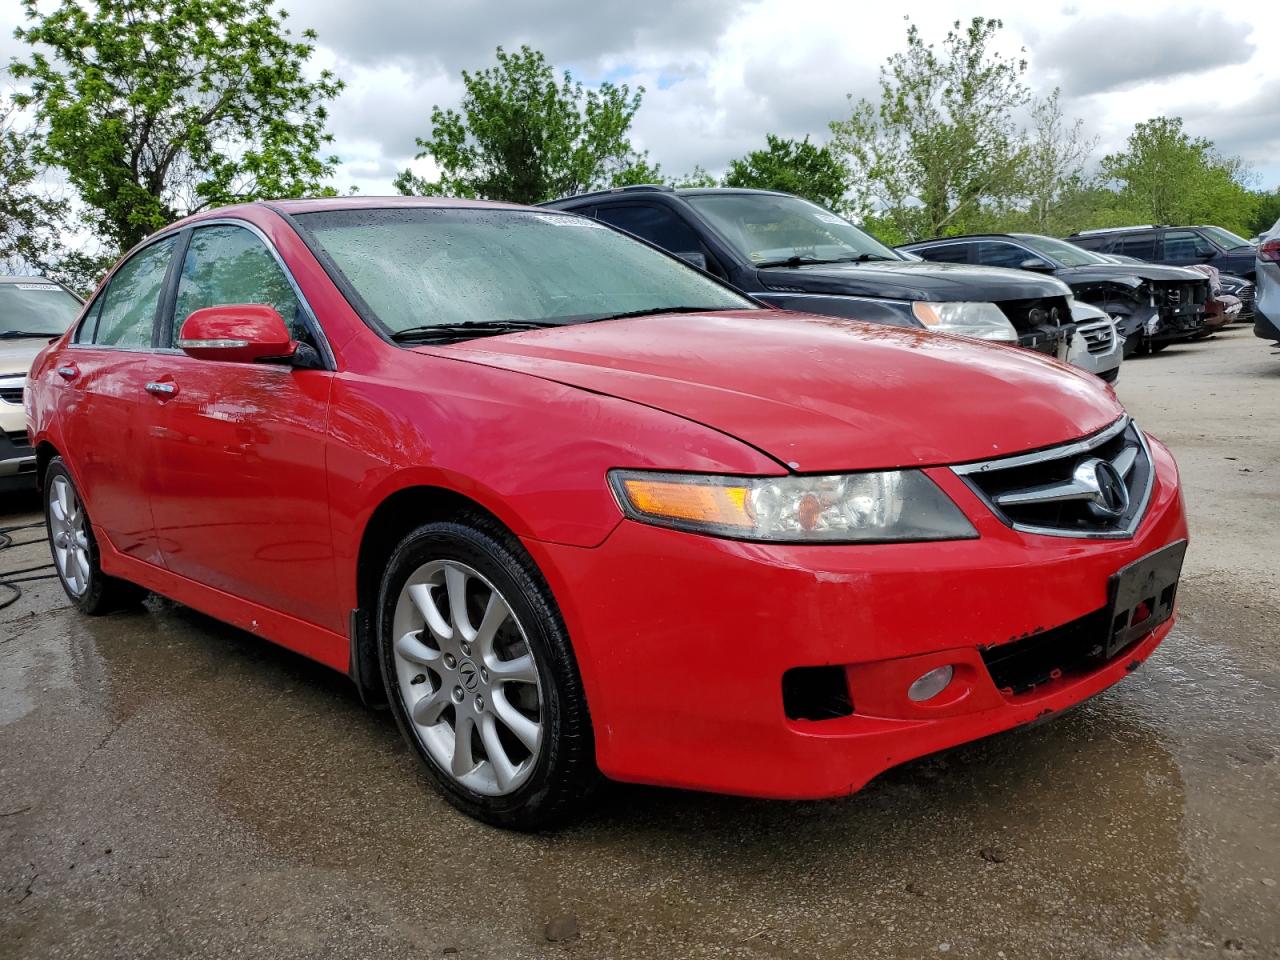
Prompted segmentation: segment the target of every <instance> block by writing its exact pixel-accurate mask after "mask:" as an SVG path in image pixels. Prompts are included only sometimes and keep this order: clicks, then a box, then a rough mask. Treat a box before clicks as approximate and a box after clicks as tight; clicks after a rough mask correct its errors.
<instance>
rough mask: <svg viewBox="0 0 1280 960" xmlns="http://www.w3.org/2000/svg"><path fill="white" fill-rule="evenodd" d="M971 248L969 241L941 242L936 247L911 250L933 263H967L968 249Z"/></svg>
mask: <svg viewBox="0 0 1280 960" xmlns="http://www.w3.org/2000/svg"><path fill="white" fill-rule="evenodd" d="M972 248H973V244H971V243H942V244H939V245H938V246H936V247H925V248H923V249H919V250H912V251H911V252H912V253H914V254H915V255H916V256H918V257H924V258H925V259H926V260H932V261H933V262H934V263H968V262H969V251H970V250H971V249H972Z"/></svg>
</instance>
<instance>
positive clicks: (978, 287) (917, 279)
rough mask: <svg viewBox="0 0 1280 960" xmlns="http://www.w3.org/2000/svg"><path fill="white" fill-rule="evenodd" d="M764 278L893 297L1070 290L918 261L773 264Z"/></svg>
mask: <svg viewBox="0 0 1280 960" xmlns="http://www.w3.org/2000/svg"><path fill="white" fill-rule="evenodd" d="M758 273H759V280H760V282H761V283H762V284H763V285H764V286H765V287H768V288H772V289H775V290H797V291H804V292H806V293H836V294H840V293H843V294H846V295H849V296H859V297H886V298H888V299H891V300H934V301H951V300H980V301H992V302H998V301H1001V300H1031V299H1036V298H1039V297H1060V296H1063V295H1065V294H1066V291H1065V290H1063V289H1062V285H1061V284H1060V283H1058V281H1056V280H1054V279H1053V278H1052V277H1046V276H1042V275H1040V274H1036V273H1029V272H1027V271H1025V270H1006V269H1004V268H1002V267H974V266H968V265H966V264H960V263H931V262H929V261H918V260H894V261H877V260H872V261H869V262H867V263H832V264H820V265H814V266H808V267H805V266H800V267H770V268H767V269H763V270H760V271H758Z"/></svg>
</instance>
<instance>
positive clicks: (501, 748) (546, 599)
mask: <svg viewBox="0 0 1280 960" xmlns="http://www.w3.org/2000/svg"><path fill="white" fill-rule="evenodd" d="M378 603H379V607H378V610H379V618H378V646H379V653H380V656H379V659H380V661H381V663H382V673H383V680H384V682H385V684H386V687H387V700H388V702H389V703H390V704H391V710H392V712H393V713H394V714H395V718H396V723H397V724H398V725H399V727H400V731H401V733H402V734H403V735H404V737H405V739H406V740H407V741H408V743H409V745H410V746H411V747H412V748H413V750H414V752H415V753H416V754H417V756H418V758H419V760H421V761H422V762H423V764H424V765H425V767H426V770H427V772H428V774H429V775H430V776H431V778H432V780H433V781H434V782H435V783H436V785H437V786H438V787H439V789H440V790H441V792H443V793H444V795H445V796H446V797H447V798H448V799H449V801H450V802H452V803H453V804H454V805H455V806H457V807H458V808H459V809H461V810H462V811H463V812H465V813H467V814H469V815H471V816H473V817H476V818H478V819H481V820H485V821H487V822H489V823H492V824H495V825H497V826H502V827H510V828H514V829H522V830H532V829H539V828H542V827H546V826H550V825H552V824H555V823H558V822H561V821H563V820H565V819H567V818H569V817H571V816H572V815H573V814H574V813H575V812H576V811H577V809H578V808H579V807H580V806H581V804H582V802H583V800H585V798H586V797H587V796H588V795H589V793H590V792H591V789H592V787H593V786H594V785H595V783H596V781H597V780H598V777H599V774H598V773H597V771H596V767H595V756H594V745H593V739H592V733H591V721H590V717H589V715H588V712H587V703H586V696H585V694H584V693H583V688H582V680H581V677H580V676H579V674H578V668H577V664H576V662H575V660H574V656H573V651H572V649H571V647H570V645H569V638H568V634H567V632H566V630H565V627H564V624H563V622H562V620H561V617H560V614H559V611H558V610H557V608H556V605H555V600H554V598H553V597H552V596H551V592H550V590H549V589H548V588H547V586H546V584H545V583H544V582H543V581H542V578H541V576H540V575H539V574H538V572H537V570H536V568H535V567H534V565H533V562H532V560H531V559H530V558H529V557H528V555H527V554H526V553H525V551H524V549H523V547H521V545H520V544H519V542H518V541H517V540H516V539H515V538H514V537H512V536H511V535H510V534H508V533H507V532H506V531H504V530H503V529H501V528H500V527H499V526H498V525H497V524H495V523H493V522H492V521H490V520H487V519H484V518H480V517H474V518H468V519H466V520H465V521H464V522H453V521H447V522H434V523H428V524H425V525H423V526H421V527H419V528H418V529H416V530H414V531H413V532H412V533H410V534H409V535H408V536H407V537H406V538H405V539H404V540H403V541H401V543H400V545H399V546H398V547H397V548H396V550H395V552H394V554H393V555H392V557H391V560H390V562H389V563H388V564H387V569H386V572H385V574H384V575H383V579H382V586H381V589H380V591H379V601H378Z"/></svg>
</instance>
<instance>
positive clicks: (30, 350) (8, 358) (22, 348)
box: [0, 334, 57, 377]
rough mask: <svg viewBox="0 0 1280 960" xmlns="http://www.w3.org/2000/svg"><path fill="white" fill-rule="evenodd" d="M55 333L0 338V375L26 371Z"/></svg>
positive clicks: (54, 336) (5, 375) (10, 375)
mask: <svg viewBox="0 0 1280 960" xmlns="http://www.w3.org/2000/svg"><path fill="white" fill-rule="evenodd" d="M56 336H57V335H56V334H50V335H49V336H47V337H38V338H31V339H26V338H24V339H22V340H0V377H13V376H17V375H18V374H24V373H27V372H28V371H29V370H30V369H31V362H32V361H33V360H35V358H36V354H38V353H39V352H40V351H41V350H43V349H44V348H45V347H47V346H48V345H49V341H50V340H53V339H55V338H56Z"/></svg>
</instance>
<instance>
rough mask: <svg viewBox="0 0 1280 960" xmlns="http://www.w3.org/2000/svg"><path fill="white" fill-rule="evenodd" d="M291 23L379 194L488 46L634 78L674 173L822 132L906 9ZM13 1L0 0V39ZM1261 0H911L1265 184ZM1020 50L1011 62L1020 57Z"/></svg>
mask: <svg viewBox="0 0 1280 960" xmlns="http://www.w3.org/2000/svg"><path fill="white" fill-rule="evenodd" d="M285 3H286V5H287V6H289V7H290V9H291V11H292V14H293V15H292V16H291V18H290V25H291V26H292V28H293V29H294V30H295V31H297V30H300V29H302V28H303V27H314V28H315V29H317V30H318V31H319V34H320V40H319V44H320V49H319V50H318V56H317V62H318V63H323V65H325V66H329V67H330V68H331V69H334V70H335V71H336V72H337V73H338V74H339V75H340V76H342V77H343V78H344V79H345V80H346V81H347V89H346V90H345V91H344V92H343V94H342V95H341V98H340V99H339V100H338V101H337V102H336V103H334V104H333V105H332V108H331V117H332V122H331V129H332V131H333V133H334V135H335V139H336V143H335V148H336V152H337V153H338V154H339V155H340V156H341V158H342V160H343V166H342V169H341V170H340V171H339V173H338V175H337V176H336V177H335V179H334V183H335V185H336V186H338V187H339V188H341V189H345V188H346V187H348V186H350V185H353V184H354V185H358V186H359V187H360V189H361V191H362V192H364V193H387V192H389V191H390V190H391V180H392V178H393V177H394V175H395V172H396V171H397V170H400V169H403V168H404V167H406V166H413V167H414V168H415V169H416V170H418V171H419V172H429V171H430V162H429V161H415V160H414V159H413V156H414V154H415V153H416V152H417V147H416V145H415V143H414V138H415V137H416V136H425V135H427V134H429V133H430V114H431V108H432V106H433V105H434V104H437V103H438V104H441V105H444V106H450V105H455V104H456V103H457V100H458V99H459V97H460V95H461V89H462V88H461V83H460V78H459V71H460V70H462V69H465V68H472V69H478V68H483V67H485V66H488V65H489V64H490V63H492V60H493V49H494V47H496V46H497V45H499V44H501V45H503V46H505V47H507V48H508V49H514V48H516V47H518V46H519V45H520V44H521V43H525V42H527V43H530V44H532V45H533V46H535V47H537V48H538V49H541V50H543V51H544V52H545V53H546V55H547V57H548V59H549V60H550V61H551V62H552V63H554V64H555V65H556V66H557V67H560V68H568V69H570V70H571V71H572V72H573V73H574V75H575V76H577V77H579V78H581V79H582V80H584V81H585V82H587V83H598V82H600V81H601V80H602V79H610V80H614V81H615V82H624V83H629V84H631V85H633V86H634V85H636V84H643V85H644V87H645V88H646V94H645V98H644V104H643V106H642V107H641V108H640V113H639V115H638V116H637V118H636V123H635V128H634V137H633V139H634V140H635V142H636V144H637V146H640V147H642V148H645V149H648V150H649V151H650V153H651V154H652V158H653V159H654V160H656V161H658V162H660V163H661V164H662V166H663V168H664V169H665V170H667V171H669V172H672V173H682V172H684V171H687V170H689V169H690V168H692V167H693V166H694V165H695V164H700V165H702V166H704V167H707V168H708V169H711V170H713V171H718V170H722V169H723V168H724V167H725V166H726V165H727V163H728V161H729V160H730V159H731V158H733V157H735V156H739V155H741V154H742V153H744V152H746V151H747V150H750V149H754V148H756V147H757V146H760V145H762V144H763V142H764V135H765V134H766V133H778V134H782V135H785V136H803V135H804V134H806V133H808V134H811V135H812V136H814V138H815V139H818V140H824V139H825V138H826V136H827V121H829V120H831V119H834V118H837V117H840V116H843V115H844V113H845V111H846V109H847V101H846V95H847V94H849V93H853V94H854V95H855V96H861V95H866V94H873V93H874V92H875V91H876V89H877V87H876V78H877V74H878V70H879V67H880V65H881V64H882V63H883V62H884V60H885V58H886V57H887V56H888V55H889V54H890V53H892V52H894V51H895V50H898V49H901V48H902V45H903V36H904V32H905V24H904V21H903V13H902V8H901V7H898V6H891V5H887V4H885V5H867V4H851V3H849V2H847V0H807V2H806V3H805V4H803V6H797V5H796V4H795V3H794V2H786V0H697V2H693V3H690V2H687V0H685V2H679V0H646V2H643V3H635V2H634V0H471V2H465V3H464V2H458V0H451V2H447V3H446V2H441V0H364V2H362V3H351V2H350V0H305V2H304V0H285ZM16 7H17V4H13V3H9V4H0V50H9V51H15V50H16V48H17V44H16V42H14V41H12V40H10V39H8V35H9V34H10V33H11V32H12V28H13V26H15V25H16V23H17V18H18V16H19V14H20V11H19V10H17V9H15V8H16ZM1266 9H1267V8H1266V5H1265V4H1248V5H1241V6H1238V7H1236V6H1233V7H1230V8H1221V9H1218V8H1206V7H1205V6H1204V5H1203V4H1199V3H1193V2H1173V3H1170V2H1156V0H1132V2H1130V3H1127V4H1125V5H1124V7H1123V13H1122V14H1121V13H1118V12H1117V7H1116V5H1115V3H1114V0H1073V2H1072V3H1071V4H1070V5H1069V6H1067V5H1063V6H1061V7H1057V8H1051V7H1046V6H1045V5H1028V4H1026V3H1025V0H1017V2H1015V0H988V2H984V3H982V4H981V5H978V4H970V3H965V4H963V5H961V6H960V7H957V5H956V4H954V3H942V2H932V3H920V2H917V3H913V4H911V6H910V11H911V16H912V19H913V20H914V22H916V23H917V24H918V25H919V26H920V28H921V30H922V32H923V33H924V35H925V39H926V40H927V41H929V42H934V43H938V42H941V40H942V38H943V36H944V34H945V33H946V30H947V28H948V27H949V26H950V23H951V21H953V20H955V19H957V18H959V19H967V18H968V17H970V16H975V15H985V16H998V17H1003V18H1004V21H1005V29H1004V31H1003V32H1002V34H1001V39H1000V45H1001V51H1002V52H1003V53H1006V54H1008V55H1011V56H1026V57H1027V59H1028V60H1029V61H1030V64H1031V67H1030V71H1029V73H1028V80H1029V82H1030V83H1031V85H1032V86H1033V87H1034V88H1036V89H1037V90H1038V91H1039V92H1042V93H1047V92H1048V91H1049V90H1050V89H1051V88H1052V87H1053V86H1055V85H1061V86H1062V87H1063V96H1064V106H1065V108H1066V109H1067V111H1068V112H1069V113H1075V114H1078V115H1080V116H1083V117H1085V119H1086V122H1087V126H1088V132H1089V133H1090V134H1091V135H1097V136H1098V138H1099V141H1100V142H1099V153H1103V152H1106V151H1108V150H1112V149H1115V148H1117V147H1119V146H1121V145H1122V144H1123V142H1124V138H1125V137H1126V136H1127V134H1128V133H1129V131H1130V130H1131V129H1132V128H1133V124H1134V123H1135V122H1138V121H1141V120H1146V119H1149V118H1150V117H1153V116H1159V115H1161V114H1172V115H1181V116H1184V117H1185V118H1186V120H1187V125H1188V128H1189V129H1190V131H1191V132H1192V133H1193V134H1197V135H1201V136H1207V137H1210V138H1214V139H1218V140H1219V145H1220V147H1221V148H1222V149H1223V150H1225V151H1227V152H1231V153H1236V154H1239V155H1241V156H1243V157H1244V158H1245V159H1246V160H1247V161H1249V162H1250V163H1251V164H1252V165H1253V166H1254V167H1255V169H1256V170H1257V171H1258V172H1259V174H1260V176H1261V179H1262V181H1263V182H1264V183H1265V184H1266V185H1268V186H1274V185H1277V184H1280V143H1277V130H1280V122H1278V118H1277V116H1276V109H1275V104H1276V103H1277V99H1278V98H1277V96H1276V94H1277V85H1278V84H1280V64H1278V62H1277V61H1276V59H1275V57H1274V56H1273V55H1272V53H1271V52H1272V51H1275V50H1277V49H1280V17H1276V16H1273V15H1271V14H1270V13H1269V12H1264V11H1265V10H1266ZM1023 48H1025V53H1024V52H1023Z"/></svg>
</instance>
